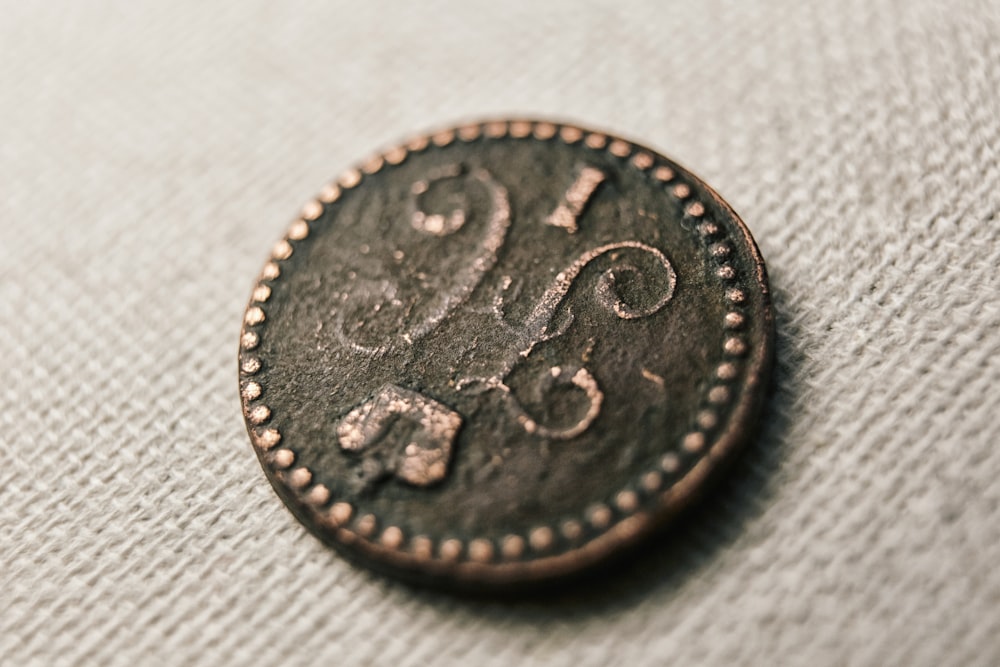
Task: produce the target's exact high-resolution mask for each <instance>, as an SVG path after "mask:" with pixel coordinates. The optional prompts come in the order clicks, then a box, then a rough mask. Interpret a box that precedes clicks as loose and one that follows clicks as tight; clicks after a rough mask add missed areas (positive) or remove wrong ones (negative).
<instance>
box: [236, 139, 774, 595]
mask: <svg viewBox="0 0 1000 667" xmlns="http://www.w3.org/2000/svg"><path fill="white" fill-rule="evenodd" d="M772 347H773V320H772V313H771V305H770V299H769V295H768V283H767V277H766V272H765V268H764V263H763V260H762V258H761V255H760V253H759V251H758V250H757V247H756V245H755V244H754V241H753V239H752V238H751V236H750V233H749V231H748V230H747V228H746V226H745V225H744V224H743V223H742V222H741V221H740V219H739V218H738V217H737V216H736V214H735V213H734V212H733V211H732V209H730V207H729V206H728V205H727V204H726V203H725V202H723V201H722V199H721V198H719V196H718V195H716V194H715V192H713V191H712V190H711V189H710V188H709V187H708V186H707V185H705V184H704V183H703V182H702V181H700V180H699V179H698V178H696V177H695V176H693V175H692V174H691V173H690V172H688V171H687V170H685V169H683V168H682V167H680V166H678V165H677V164H676V163H675V162H673V161H671V160H669V159H667V158H665V157H663V156H661V155H659V154H657V153H655V152H654V151H652V150H649V149H647V148H643V147H641V146H638V145H636V144H634V143H632V142H629V141H625V140H622V139H619V138H617V137H614V136H610V135H608V134H605V133H602V132H593V131H588V130H584V129H581V128H579V127H576V126H573V125H561V124H555V123H549V122H535V121H520V120H517V121H497V122H487V123H481V124H473V125H466V126H462V127H459V128H456V129H449V130H444V131H440V132H436V133H434V134H431V135H429V136H424V137H418V138H415V139H413V140H411V141H409V142H407V143H405V144H404V145H402V146H399V147H396V148H393V149H391V150H388V151H384V152H382V153H379V154H377V155H375V156H374V157H372V158H370V159H369V160H367V161H365V162H363V163H362V164H360V165H359V166H358V167H356V168H353V169H349V170H348V171H346V172H344V173H343V174H342V175H341V176H340V178H338V179H337V180H336V181H335V182H333V183H331V184H329V185H327V186H326V187H325V188H323V189H322V190H321V192H320V193H319V195H318V196H317V198H316V199H314V200H312V201H310V202H308V203H307V204H306V205H305V206H304V208H303V209H302V211H301V213H300V215H299V216H298V217H297V218H296V219H295V220H294V221H293V222H292V223H291V225H290V227H289V229H288V232H287V234H286V236H285V238H284V239H282V240H281V241H279V242H278V243H277V245H276V246H275V247H274V249H273V251H272V253H271V259H270V261H268V262H267V263H266V265H265V266H264V270H263V272H262V273H261V275H260V277H259V280H258V281H257V284H256V286H255V287H254V289H253V293H252V298H251V300H250V304H249V306H248V308H247V310H246V313H245V317H244V322H243V330H242V336H241V339H240V353H239V376H240V391H241V395H242V399H243V409H244V415H245V418H246V422H247V428H248V430H249V433H250V439H251V441H252V443H253V446H254V448H255V451H256V453H257V455H258V457H259V458H260V461H261V463H262V465H263V468H264V471H265V472H266V474H267V476H268V478H269V479H270V481H271V483H272V484H273V486H274V488H275V489H276V491H277V493H278V495H279V496H280V497H281V498H282V499H283V500H284V502H285V503H286V504H287V505H288V507H289V508H290V509H291V510H292V511H293V512H294V514H295V515H296V516H297V517H298V518H299V519H300V520H301V521H302V522H303V523H304V524H305V525H306V526H307V527H308V528H309V529H310V530H312V531H313V532H314V533H315V534H316V535H318V536H319V537H321V538H322V539H324V540H326V541H328V542H329V543H330V544H332V545H333V546H334V547H336V548H337V549H338V550H339V551H341V552H342V553H343V554H345V555H346V556H348V557H349V558H350V559H352V560H353V561H355V562H358V563H361V564H364V565H366V566H369V567H372V568H374V569H377V570H379V571H382V572H386V573H390V574H393V575H397V576H400V577H402V578H404V579H407V580H410V581H415V582H419V583H426V584H434V585H441V586H446V587H455V588H467V589H489V588H501V587H503V588H509V587H517V586H518V585H524V586H529V585H531V584H533V583H536V582H542V581H547V580H552V579H560V578H563V577H566V576H569V575H572V574H576V573H579V572H582V571H585V570H587V569H589V568H592V567H595V566H598V565H600V564H602V563H604V562H607V561H608V560H609V559H611V558H612V557H614V556H615V555H616V554H619V553H621V552H622V551H623V550H624V549H626V548H628V547H631V546H633V545H635V544H637V543H640V542H641V540H643V539H644V538H646V537H648V536H649V535H650V534H651V533H653V532H654V531H655V530H658V529H659V528H660V527H661V526H662V525H663V524H664V523H666V522H667V521H668V520H669V519H670V518H671V517H673V516H674V515H675V514H676V513H677V511H678V510H679V509H680V508H681V507H683V506H684V505H686V504H687V503H688V502H689V501H690V500H691V499H692V498H694V497H695V496H696V495H698V493H700V491H701V490H702V489H704V487H705V486H706V484H707V483H708V482H709V480H711V479H712V478H713V477H714V476H715V475H714V473H715V472H716V471H717V470H719V469H720V467H721V466H723V464H724V463H725V462H726V461H728V460H730V459H731V458H732V456H733V454H734V453H735V452H736V451H737V450H738V448H739V446H740V445H741V444H742V443H743V442H745V441H746V439H747V438H748V436H749V435H750V434H751V433H752V431H753V428H754V425H755V423H756V421H757V419H758V417H759V413H760V409H761V406H762V401H763V393H764V389H765V384H766V379H767V375H768V372H769V369H770V366H771V361H772Z"/></svg>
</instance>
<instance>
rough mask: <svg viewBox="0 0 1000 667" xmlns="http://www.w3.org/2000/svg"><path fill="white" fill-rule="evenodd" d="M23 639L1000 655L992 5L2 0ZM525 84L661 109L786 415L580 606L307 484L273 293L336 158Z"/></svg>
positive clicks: (959, 0)
mask: <svg viewBox="0 0 1000 667" xmlns="http://www.w3.org/2000/svg"><path fill="white" fill-rule="evenodd" d="M2 16H3V20H2V21H0V56H2V57H0V352H2V360H3V373H2V377H3V381H2V382H0V563H2V565H0V662H2V663H3V664H5V665H80V664H95V665H111V666H114V665H134V664H141V665H179V664H204V665H213V666H214V665H247V664H288V665H309V666H312V665H324V664H335V665H368V664H371V665H401V666H408V665H424V664H431V663H433V664H442V665H447V664H456V665H457V664H474V665H482V666H485V667H490V666H493V665H496V666H500V665H504V666H506V665H535V664H546V665H566V666H574V667H588V666H594V667H597V666H601V667H603V666H606V665H657V664H665V663H671V664H696V665H733V664H761V665H764V664H767V665H772V664H792V665H795V664H798V665H806V664H808V665H817V664H821V665H839V664H853V665H885V664H897V665H898V664H913V665H941V664H951V665H995V664H998V663H1000V612H998V609H1000V569H998V566H997V564H998V563H1000V481H998V480H1000V448H998V447H997V443H998V442H1000V427H998V426H997V421H996V416H997V411H998V409H1000V398H998V393H997V388H998V387H1000V300H998V295H1000V278H998V275H997V271H998V267H1000V241H998V236H1000V228H998V225H1000V167H998V148H1000V40H998V35H1000V6H998V5H997V3H995V2H981V3H977V2H973V1H965V0H955V1H952V2H947V3H945V2H932V1H929V0H928V1H919V2H918V1H913V2H902V0H897V1H896V2H883V1H875V0H849V1H845V2H829V3H803V2H766V1H764V0H759V1H754V2H750V1H746V2H744V1H742V0H741V1H740V2H735V1H733V2H723V1H714V2H704V3H681V2H677V3H667V2H645V3H638V2H635V3H621V2H611V1H608V2H584V1H582V0H571V1H566V2H549V3H541V2H520V1H518V2H503V3H499V2H494V3H487V2H468V1H467V2H460V3H459V2H454V3H446V2H436V1H430V0H425V1H423V2H418V3H398V4H390V3H387V2H357V3H345V2H339V3H320V2H317V3H305V2H288V3H273V2H263V1H259V2H257V1H255V2H250V1H247V0H240V1H239V2H235V1H234V2H227V3H221V2H220V3H207V2H204V1H194V0H185V1H174V2H169V3H155V4H154V3H142V2H119V3H112V2H87V3H82V2H46V3H26V2H19V1H16V0H11V1H9V2H6V3H4V6H3V10H2ZM506 115H527V116H541V117H550V118H566V119H572V120H575V121H578V122H580V123H583V124H585V125H588V126H596V127H601V128H605V129H608V130H610V131H613V132H617V133H620V134H623V135H625V136H628V137H631V138H634V139H636V140H638V141H640V142H642V143H645V144H647V145H650V146H652V147H654V148H658V149H661V150H663V151H664V152H666V153H667V154H669V155H671V156H672V157H674V158H676V159H677V160H679V161H680V162H681V163H683V164H685V165H687V166H688V167H690V168H691V169H692V170H693V171H694V172H695V173H697V174H699V175H700V176H702V177H703V178H704V179H705V180H706V181H707V182H708V183H710V184H712V185H713V186H714V187H716V188H717V189H718V190H719V191H720V192H721V193H722V194H723V196H724V197H725V198H726V199H727V200H728V201H729V202H730V203H731V204H732V205H733V206H734V208H736V210H737V211H739V212H740V213H741V215H742V217H743V218H744V219H745V220H746V221H747V223H748V225H749V226H750V227H751V229H752V230H753V232H754V235H755V236H756V238H757V240H758V242H759V244H760V246H761V249H762V251H763V254H764V256H765V258H766V260H767V262H768V266H769V269H770V273H771V280H772V286H773V290H774V297H775V302H776V309H777V328H778V366H777V378H776V381H775V387H774V393H773V397H772V398H771V399H770V402H769V404H768V408H767V413H766V418H765V426H764V431H763V433H762V435H761V437H760V438H759V439H758V440H757V441H756V442H755V443H754V444H753V445H751V446H750V448H749V450H748V452H747V454H746V456H744V457H743V458H742V459H741V460H740V461H739V462H738V463H737V464H736V466H735V467H734V468H733V469H732V471H731V474H730V475H729V476H727V477H726V478H725V480H724V481H723V482H722V483H721V485H720V486H719V487H718V488H717V489H716V490H715V491H714V493H713V494H712V495H711V496H710V497H709V498H708V499H706V501H705V502H704V503H702V504H701V505H700V506H699V507H698V508H697V509H696V510H695V511H694V512H693V513H692V514H691V515H690V516H689V517H688V518H687V519H686V520H685V521H684V522H683V523H682V524H681V525H679V526H678V527H676V529H674V530H672V531H669V532H668V533H667V534H665V535H664V536H663V537H662V538H661V539H659V540H657V541H655V542H654V543H653V544H651V545H649V546H648V547H647V548H646V549H645V550H644V553H643V555H642V556H641V557H640V558H639V559H638V560H636V561H635V562H632V563H630V564H629V565H628V566H627V567H625V568H624V571H623V572H621V573H620V574H617V575H614V576H609V577H608V580H607V581H605V582H604V583H602V584H600V585H597V584H591V585H589V586H587V587H579V589H578V590H575V591H572V592H570V593H567V594H564V595H562V596H560V597H559V598H558V599H556V600H554V601H553V602H551V603H548V604H546V603H542V602H537V601H529V602H498V601H480V600H474V599H473V600H466V599H460V598H454V597H449V596H445V595H440V594H435V593H430V592H418V591H414V590H411V589H409V588H407V587H405V586H402V585H400V584H396V583H394V582H391V581H388V580H385V579H382V578H379V577H376V576H373V575H370V574H368V573H366V572H364V571H361V570H358V569H355V568H353V567H351V566H349V565H347V564H346V563H345V562H344V561H342V560H341V559H340V558H338V557H337V556H336V555H335V554H334V553H333V552H332V551H330V550H329V549H327V548H325V547H324V546H322V545H321V544H320V543H319V542H318V541H317V540H316V539H314V538H313V537H311V536H310V535H308V534H307V533H306V531H305V530H304V529H303V528H302V527H301V526H300V525H299V524H298V523H297V522H296V521H295V520H294V519H293V518H292V516H291V515H290V514H289V513H288V512H287V510H285V508H284V507H283V506H282V504H281V502H280V501H279V500H278V499H277V498H276V497H275V495H274V493H273V492H272V490H271V488H270V486H269V485H268V483H267V482H266V480H265V478H264V475H263V473H262V472H261V470H260V468H259V466H258V464H257V461H256V459H255V457H254V455H253V453H252V451H251V448H250V445H249V443H248V440H247V437H246V433H245V431H244V427H243V421H242V417H241V414H240V405H239V400H238V395H237V383H236V363H235V351H236V346H237V338H238V331H239V326H240V320H241V316H242V312H243V308H244V306H245V303H246V299H247V297H248V293H249V289H250V286H251V283H252V280H253V278H254V276H255V275H256V274H257V272H258V270H259V269H260V267H261V266H262V264H263V261H264V259H265V257H266V255H267V252H268V250H269V249H270V247H271V245H272V243H273V242H274V241H275V240H276V239H277V238H278V237H279V236H280V234H281V233H283V231H284V229H285V226H286V224H287V223H288V222H289V221H290V219H291V218H292V216H293V215H294V214H295V212H296V211H298V209H299V206H300V205H301V204H302V203H303V202H304V201H306V200H307V199H308V198H309V197H310V196H312V195H313V194H314V193H315V192H317V191H318V190H319V188H320V187H321V186H322V185H323V184H324V183H325V182H327V180H328V179H329V178H331V177H332V176H334V175H335V174H336V173H337V172H338V171H340V170H341V169H342V168H344V167H346V166H348V165H349V164H350V163H352V162H354V161H355V160H358V159H360V158H363V157H365V156H366V155H367V154H369V153H370V152H371V151H372V150H373V149H375V148H376V147H380V146H385V145H387V144H391V143H392V142H394V141H396V140H398V139H401V138H403V137H404V136H406V135H409V134H410V133H412V132H414V131H418V130H423V129H427V128H430V127H437V126H441V125H448V124H451V123H453V122H456V121H460V120H465V119H475V118H481V117H486V116H489V117H495V116H506Z"/></svg>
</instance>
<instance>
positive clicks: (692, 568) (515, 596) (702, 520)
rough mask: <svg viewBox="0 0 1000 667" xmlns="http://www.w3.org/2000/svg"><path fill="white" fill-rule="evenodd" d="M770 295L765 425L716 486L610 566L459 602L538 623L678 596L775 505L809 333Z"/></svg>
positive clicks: (438, 599) (441, 601)
mask: <svg viewBox="0 0 1000 667" xmlns="http://www.w3.org/2000/svg"><path fill="white" fill-rule="evenodd" d="M772 296H773V298H774V311H775V325H776V326H775V329H776V336H775V367H774V373H773V375H772V378H771V382H770V384H769V387H768V396H767V399H766V402H765V406H764V411H763V414H762V416H761V423H760V426H759V431H758V433H757V436H756V437H754V438H753V439H752V440H751V441H750V442H749V443H748V444H747V446H746V447H745V448H744V450H743V451H742V452H741V453H740V454H739V455H738V457H737V458H736V459H735V460H734V461H733V463H732V465H731V467H730V468H729V469H728V470H727V471H725V474H724V475H722V477H721V479H719V480H717V482H716V483H715V485H714V487H713V488H711V489H709V492H708V493H707V494H705V496H704V497H703V498H702V499H701V500H700V501H698V502H697V503H695V505H694V506H692V507H690V508H688V510H686V511H685V512H683V513H682V515H681V516H679V517H678V518H677V520H676V521H675V522H673V523H672V524H671V525H670V526H669V527H668V528H667V529H666V530H664V531H661V533H659V534H658V535H657V536H655V537H653V538H652V539H651V540H650V541H647V542H644V543H643V544H642V545H641V546H640V547H639V548H637V549H635V550H634V551H632V552H630V553H628V554H625V555H624V556H623V557H621V558H619V559H617V560H615V561H614V562H612V563H610V564H609V566H607V567H604V568H602V569H600V570H598V571H595V572H592V573H589V574H586V575H583V576H581V577H578V578H575V579H573V580H571V581H568V582H563V583H560V584H558V585H557V586H554V587H548V588H540V589H537V590H533V591H530V592H527V593H525V592H524V591H521V592H517V593H512V594H504V595H501V596H493V597H490V598H484V597H481V596H478V597H477V596H470V597H464V598H461V601H459V602H458V604H459V605H460V606H462V611H463V613H467V614H472V615H477V616H480V617H481V618H482V620H491V619H493V620H497V621H499V620H501V619H502V621H503V622H504V623H507V624H511V623H513V624H518V623H523V624H527V625H536V624H538V623H539V622H541V621H543V620H551V619H552V618H553V617H554V616H555V617H561V618H562V620H563V621H565V620H567V618H577V619H583V618H587V617H590V616H597V615H603V614H607V613H609V612H614V611H622V610H626V609H628V608H631V607H634V606H636V605H638V604H640V603H641V602H642V601H644V600H646V599H648V598H650V597H652V596H658V597H674V596H677V595H679V594H681V593H682V592H683V590H684V589H685V587H686V586H687V585H688V584H689V583H690V582H692V581H694V580H695V579H696V578H697V577H698V576H699V573H702V572H704V571H705V570H706V568H708V567H709V566H710V565H711V564H712V562H713V561H714V560H716V559H717V558H718V557H719V555H720V554H721V553H723V552H724V551H725V549H726V548H727V547H729V546H731V545H732V544H733V542H734V541H735V540H736V539H737V538H739V536H740V535H742V534H744V533H745V531H746V528H747V526H748V525H749V524H750V523H751V522H753V521H754V520H755V519H757V518H759V517H760V516H762V515H763V514H765V513H766V512H767V511H768V510H769V508H770V507H771V506H772V504H773V500H774V499H775V497H776V495H777V489H778V488H779V487H778V479H777V478H778V477H780V476H779V475H778V474H777V473H778V472H779V471H780V469H781V467H782V463H783V462H784V460H785V458H786V456H785V451H786V448H787V447H788V442H787V434H788V431H789V427H790V425H791V422H792V417H793V416H794V405H795V396H794V394H795V389H794V387H795V385H796V382H797V381H798V377H799V373H798V369H799V368H800V366H801V365H802V360H803V359H804V356H803V354H804V353H803V351H802V350H803V347H804V335H805V332H804V331H803V330H802V328H801V325H800V324H799V323H798V322H797V318H796V317H795V315H794V312H793V309H792V306H791V304H790V303H789V299H788V298H787V297H786V295H785V294H783V293H782V292H780V291H775V292H774V293H773V294H772ZM422 595H425V596H427V599H426V602H428V603H430V604H432V605H435V606H437V605H440V606H441V608H442V610H444V609H450V610H454V608H455V606H456V599H455V598H454V596H452V595H449V594H445V593H436V592H432V591H424V592H423V593H422Z"/></svg>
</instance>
